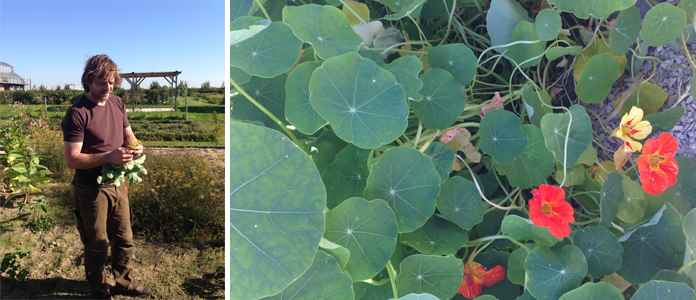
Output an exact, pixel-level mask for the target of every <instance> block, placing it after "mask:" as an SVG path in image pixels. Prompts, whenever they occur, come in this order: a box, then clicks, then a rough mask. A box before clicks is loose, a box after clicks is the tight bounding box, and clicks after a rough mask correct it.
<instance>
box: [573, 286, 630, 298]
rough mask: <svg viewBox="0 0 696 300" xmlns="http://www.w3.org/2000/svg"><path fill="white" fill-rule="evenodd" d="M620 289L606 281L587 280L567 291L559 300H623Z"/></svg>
mask: <svg viewBox="0 0 696 300" xmlns="http://www.w3.org/2000/svg"><path fill="white" fill-rule="evenodd" d="M623 299H624V297H623V295H622V294H621V291H619V289H617V288H616V287H615V286H613V285H611V283H608V282H597V283H593V282H588V283H585V284H583V285H582V286H581V287H579V288H577V289H574V290H572V291H570V292H567V293H565V294H563V296H561V299H560V300H623Z"/></svg>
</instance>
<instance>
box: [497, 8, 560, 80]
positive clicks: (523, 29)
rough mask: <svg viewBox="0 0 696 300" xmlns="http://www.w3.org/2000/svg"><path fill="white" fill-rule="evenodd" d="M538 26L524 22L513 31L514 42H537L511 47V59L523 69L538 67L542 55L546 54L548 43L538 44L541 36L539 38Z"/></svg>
mask: <svg viewBox="0 0 696 300" xmlns="http://www.w3.org/2000/svg"><path fill="white" fill-rule="evenodd" d="M536 26H537V24H534V23H530V22H527V21H524V20H523V21H520V23H519V24H517V26H515V30H513V31H512V41H513V42H517V41H530V42H534V41H537V42H535V43H531V44H529V43H521V44H515V45H512V46H510V51H509V52H508V56H509V58H511V59H512V60H513V61H515V62H516V63H517V64H518V65H519V67H520V68H522V69H524V68H527V67H532V66H536V65H538V64H539V62H540V61H541V55H542V54H543V53H544V49H546V43H543V42H538V40H539V36H537V29H536ZM554 38H555V36H554ZM535 57H536V58H535ZM513 66H514V64H513Z"/></svg>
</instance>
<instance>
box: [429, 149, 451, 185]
mask: <svg viewBox="0 0 696 300" xmlns="http://www.w3.org/2000/svg"><path fill="white" fill-rule="evenodd" d="M423 154H425V155H427V156H429V157H430V159H431V160H432V161H433V165H435V169H436V170H437V172H438V173H439V174H440V180H441V182H445V180H447V178H449V174H450V172H451V171H452V162H453V161H454V151H453V150H452V149H450V148H449V147H447V146H445V145H443V144H442V143H440V142H437V141H436V142H432V143H431V144H430V146H428V149H425V152H423Z"/></svg>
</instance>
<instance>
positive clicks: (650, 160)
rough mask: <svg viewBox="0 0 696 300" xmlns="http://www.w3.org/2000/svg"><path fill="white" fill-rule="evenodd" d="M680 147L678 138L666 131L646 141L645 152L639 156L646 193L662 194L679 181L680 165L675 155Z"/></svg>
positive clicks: (639, 167) (639, 169) (639, 168)
mask: <svg viewBox="0 0 696 300" xmlns="http://www.w3.org/2000/svg"><path fill="white" fill-rule="evenodd" d="M678 148H679V144H678V143H677V139H675V138H674V136H672V135H671V134H669V133H666V132H663V133H660V136H658V137H657V138H656V139H649V140H648V141H647V142H645V147H644V148H643V154H641V156H640V157H638V171H639V172H640V181H641V182H642V183H643V190H644V191H645V192H646V193H648V194H650V195H655V194H660V193H662V192H664V191H665V189H667V187H670V186H672V185H674V184H675V183H677V173H679V166H678V165H677V161H676V160H674V156H673V155H674V154H675V153H677V149H678Z"/></svg>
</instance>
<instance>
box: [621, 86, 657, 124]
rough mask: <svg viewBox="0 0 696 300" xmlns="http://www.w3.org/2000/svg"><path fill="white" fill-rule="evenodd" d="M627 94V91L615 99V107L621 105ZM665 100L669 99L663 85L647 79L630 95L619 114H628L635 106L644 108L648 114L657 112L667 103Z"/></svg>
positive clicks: (644, 111)
mask: <svg viewBox="0 0 696 300" xmlns="http://www.w3.org/2000/svg"><path fill="white" fill-rule="evenodd" d="M625 94H626V92H624V93H623V94H621V96H620V97H618V98H617V99H616V100H615V101H614V108H616V107H617V106H618V105H619V103H620V102H621V100H622V99H623V97H624V96H625ZM665 100H667V93H665V91H664V90H663V89H662V87H660V86H659V85H656V84H653V83H650V82H647V81H646V82H643V83H641V84H640V85H639V86H638V87H637V88H636V90H635V91H634V92H633V94H631V95H630V96H628V99H626V102H624V104H623V106H622V107H621V110H620V111H619V116H623V115H625V114H627V113H628V112H629V111H630V110H631V107H633V106H636V107H639V108H641V109H643V113H644V114H645V115H646V116H647V115H649V114H652V113H654V112H657V111H658V110H659V109H660V108H661V107H662V106H663V105H664V104H665Z"/></svg>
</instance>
